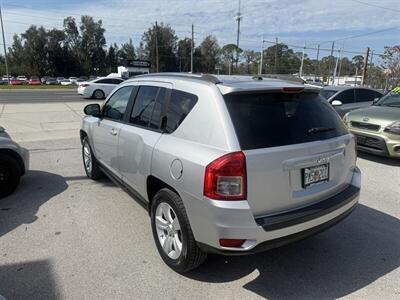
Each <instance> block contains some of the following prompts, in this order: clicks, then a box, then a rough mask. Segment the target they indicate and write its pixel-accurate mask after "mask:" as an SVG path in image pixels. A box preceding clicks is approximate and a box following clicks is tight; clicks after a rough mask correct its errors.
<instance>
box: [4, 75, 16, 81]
mask: <svg viewBox="0 0 400 300" xmlns="http://www.w3.org/2000/svg"><path fill="white" fill-rule="evenodd" d="M12 79H14V77H12V76H11V75H9V76H8V77H7V75H3V80H4V81H7V82H8V80H12Z"/></svg>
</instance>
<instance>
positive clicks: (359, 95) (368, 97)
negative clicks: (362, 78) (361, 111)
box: [355, 88, 379, 108]
mask: <svg viewBox="0 0 400 300" xmlns="http://www.w3.org/2000/svg"><path fill="white" fill-rule="evenodd" d="M355 93H356V103H357V108H362V107H367V106H371V105H372V103H373V102H374V99H375V98H377V97H379V96H377V92H375V91H374V90H369V89H362V88H360V89H355Z"/></svg>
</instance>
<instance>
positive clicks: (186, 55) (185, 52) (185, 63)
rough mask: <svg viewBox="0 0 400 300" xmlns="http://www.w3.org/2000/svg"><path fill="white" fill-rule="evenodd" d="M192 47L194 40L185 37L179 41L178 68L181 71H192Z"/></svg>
mask: <svg viewBox="0 0 400 300" xmlns="http://www.w3.org/2000/svg"><path fill="white" fill-rule="evenodd" d="M191 49H192V40H191V39H189V38H185V39H183V40H180V41H179V42H178V66H179V68H178V70H179V72H189V71H190V55H191Z"/></svg>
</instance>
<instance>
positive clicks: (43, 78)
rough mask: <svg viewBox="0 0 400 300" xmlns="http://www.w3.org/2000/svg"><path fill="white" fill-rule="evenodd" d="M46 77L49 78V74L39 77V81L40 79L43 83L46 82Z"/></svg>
mask: <svg viewBox="0 0 400 300" xmlns="http://www.w3.org/2000/svg"><path fill="white" fill-rule="evenodd" d="M47 78H49V76H43V77H42V78H40V81H41V82H42V83H43V84H46V80H47Z"/></svg>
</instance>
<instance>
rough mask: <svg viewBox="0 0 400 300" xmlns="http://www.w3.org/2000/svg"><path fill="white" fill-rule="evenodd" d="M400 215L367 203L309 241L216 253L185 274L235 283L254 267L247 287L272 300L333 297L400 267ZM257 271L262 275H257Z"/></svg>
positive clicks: (208, 279)
mask: <svg viewBox="0 0 400 300" xmlns="http://www.w3.org/2000/svg"><path fill="white" fill-rule="evenodd" d="M399 253H400V220H399V219H397V218H395V217H392V216H390V215H388V214H385V213H382V212H379V211H377V210H375V209H372V208H369V207H367V206H365V205H361V204H360V205H359V207H358V208H357V209H356V210H355V211H354V212H353V214H351V215H350V216H349V217H348V218H347V219H346V220H344V221H343V222H342V223H340V224H338V225H336V226H334V227H333V228H331V229H329V230H328V231H326V232H323V233H321V234H319V235H316V236H314V237H310V238H308V239H306V240H303V241H300V242H297V243H294V244H291V245H287V246H284V247H281V248H278V249H273V250H270V251H267V252H264V253H260V254H255V255H251V256H239V257H223V256H211V257H209V259H208V260H207V261H206V262H205V264H204V265H202V266H201V267H200V268H199V269H197V270H194V271H192V272H190V273H188V274H187V275H186V276H187V277H189V278H191V279H194V280H199V281H205V282H217V283H218V282H230V281H233V280H237V279H239V278H242V277H244V276H246V275H249V274H250V273H253V272H254V271H255V274H251V275H250V276H249V277H255V278H254V279H253V280H251V279H250V280H251V281H249V282H248V283H246V284H245V285H244V286H243V287H244V288H245V289H247V290H250V291H252V292H254V293H255V294H257V295H259V296H261V297H266V298H268V299H288V298H289V299H321V298H323V299H334V298H339V297H343V296H346V295H348V294H350V293H352V292H355V291H357V290H358V289H361V288H363V287H365V286H367V285H369V284H370V283H372V282H374V281H375V280H377V279H378V278H380V277H382V276H384V275H385V274H387V273H389V272H391V271H392V270H394V269H396V268H398V267H399V266H400V255H399ZM257 272H258V274H257Z"/></svg>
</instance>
